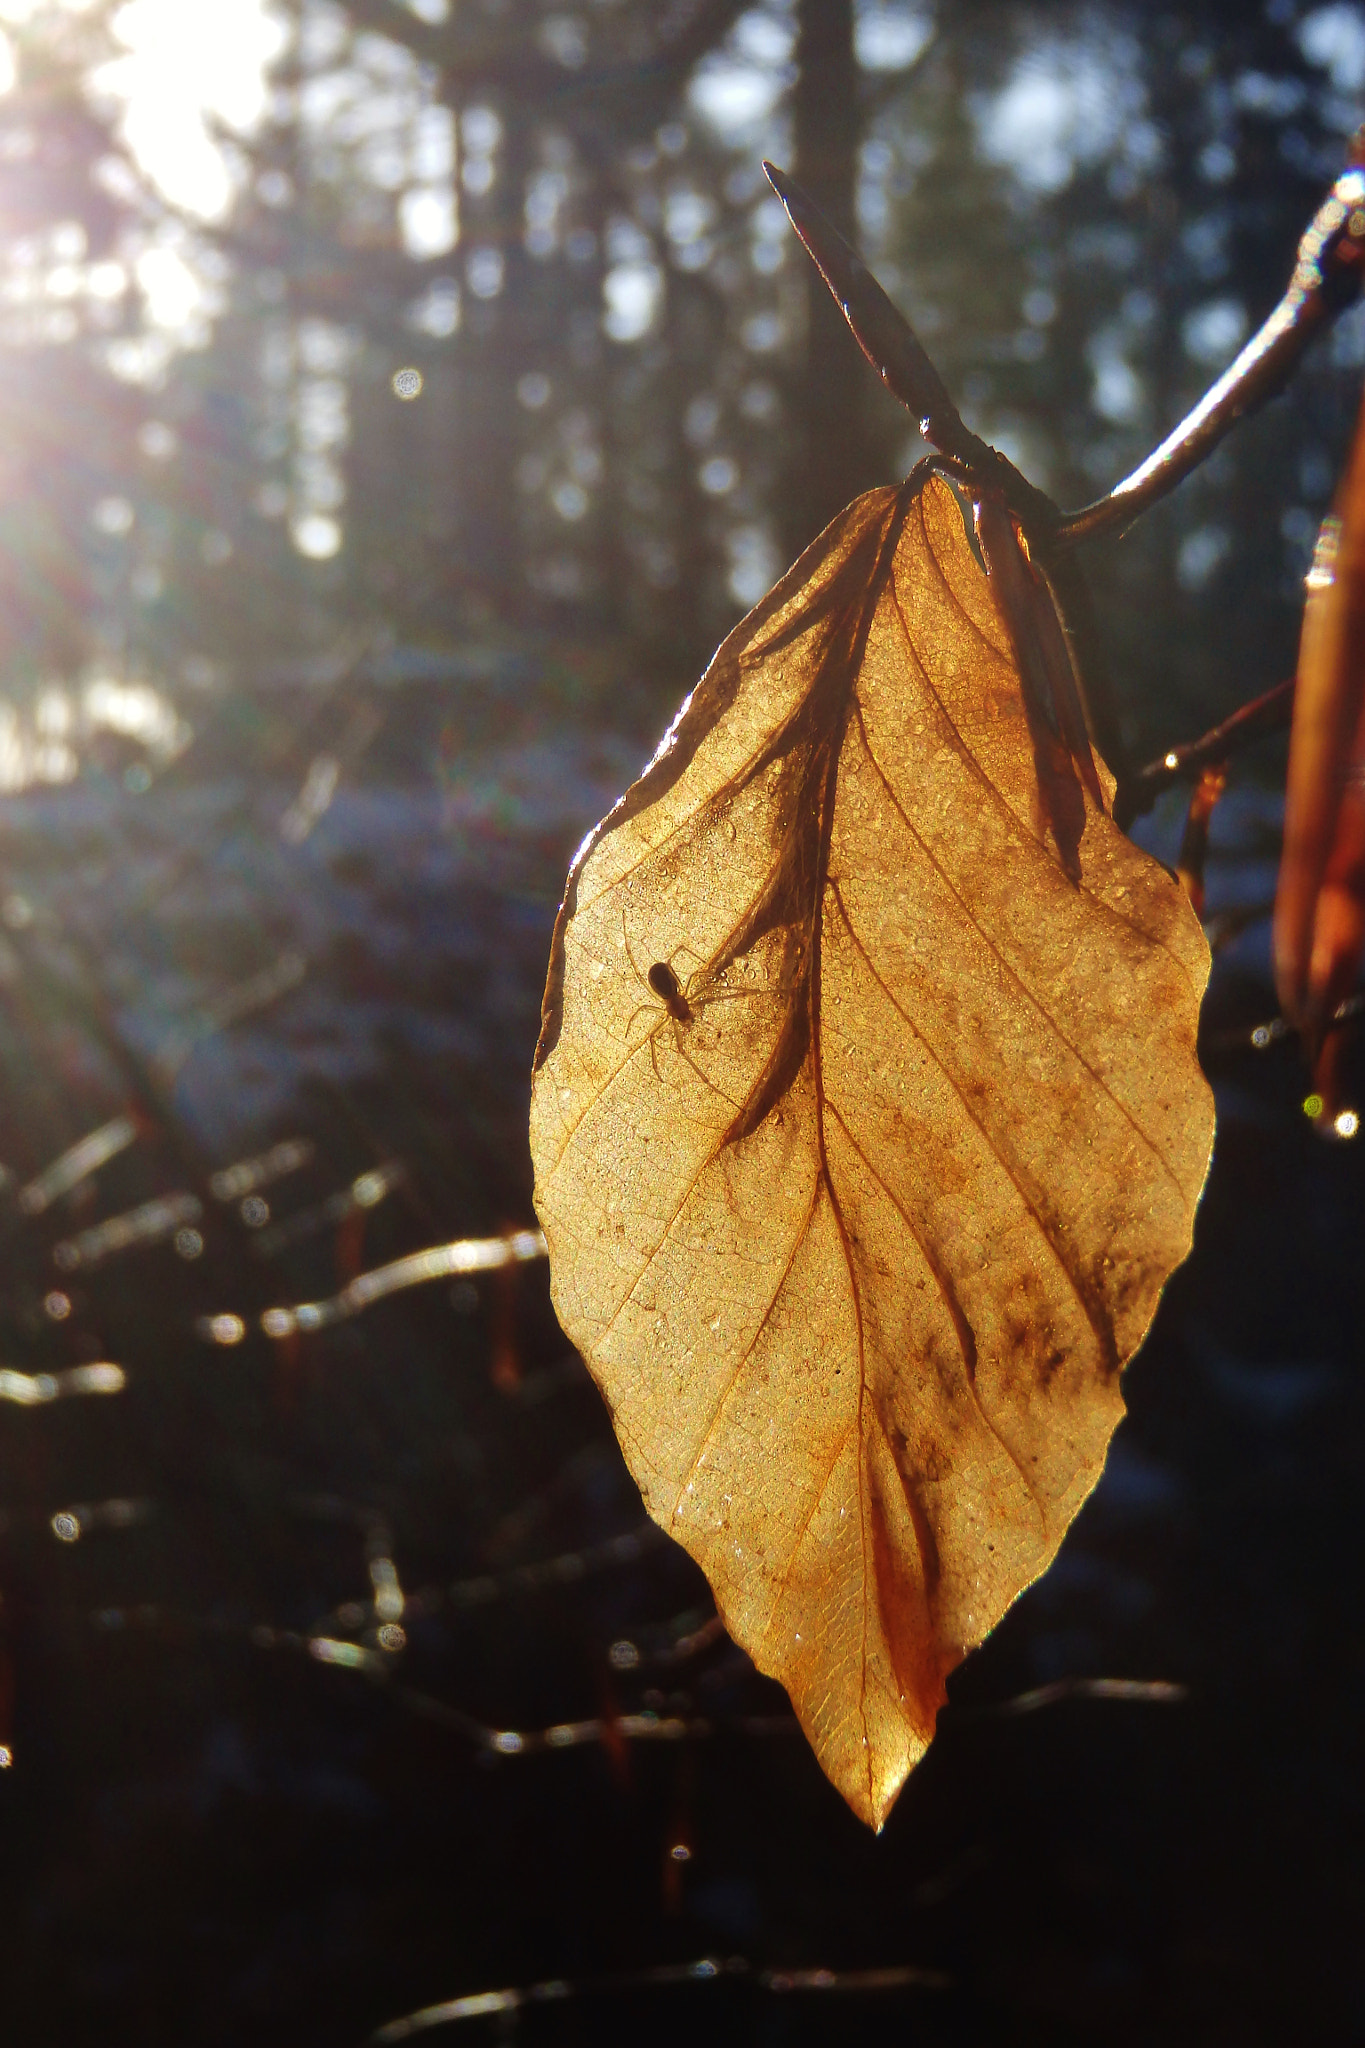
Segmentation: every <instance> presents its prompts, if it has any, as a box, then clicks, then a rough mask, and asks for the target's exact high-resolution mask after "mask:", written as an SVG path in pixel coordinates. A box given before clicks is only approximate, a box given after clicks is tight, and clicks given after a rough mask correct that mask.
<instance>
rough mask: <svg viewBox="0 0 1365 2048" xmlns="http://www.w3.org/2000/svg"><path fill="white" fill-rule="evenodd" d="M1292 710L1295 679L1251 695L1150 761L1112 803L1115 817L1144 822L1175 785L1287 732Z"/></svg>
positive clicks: (1125, 822) (1121, 821) (1125, 824)
mask: <svg viewBox="0 0 1365 2048" xmlns="http://www.w3.org/2000/svg"><path fill="white" fill-rule="evenodd" d="M1293 709H1294V678H1293V677H1292V676H1291V677H1290V678H1289V680H1288V681H1287V682H1283V683H1276V685H1275V687H1274V689H1273V690H1266V691H1265V692H1264V694H1263V695H1261V696H1259V697H1253V698H1252V700H1251V702H1250V703H1249V704H1243V705H1242V706H1241V708H1240V709H1239V710H1237V711H1234V712H1233V713H1232V715H1231V717H1229V718H1225V719H1224V720H1223V721H1222V723H1221V724H1219V725H1215V726H1213V727H1211V728H1210V730H1209V731H1208V732H1206V733H1203V734H1202V735H1201V736H1200V738H1198V739H1197V740H1186V741H1185V742H1184V744H1183V745H1182V746H1178V747H1171V748H1170V749H1169V751H1168V752H1166V753H1164V754H1162V755H1161V756H1160V757H1159V759H1157V760H1155V761H1149V762H1148V763H1147V765H1146V767H1145V768H1141V769H1139V770H1138V772H1137V774H1136V775H1135V776H1134V777H1133V778H1132V780H1131V782H1130V783H1129V784H1128V786H1127V788H1126V789H1123V790H1120V792H1119V797H1118V801H1117V802H1116V803H1115V805H1114V816H1115V818H1116V819H1117V820H1118V822H1119V824H1121V825H1124V826H1127V825H1130V824H1131V823H1132V821H1133V819H1134V818H1140V817H1141V816H1142V814H1143V813H1144V811H1149V810H1150V809H1151V808H1152V805H1153V804H1154V803H1155V802H1156V800H1157V798H1158V797H1159V796H1160V795H1161V794H1162V792H1163V791H1164V790H1167V789H1169V788H1170V786H1171V784H1172V783H1173V782H1184V781H1187V780H1189V779H1191V778H1192V777H1194V776H1197V775H1199V774H1200V773H1202V771H1203V770H1204V769H1205V768H1208V767H1211V766H1213V765H1214V764H1215V763H1216V762H1219V761H1226V760H1227V759H1228V757H1229V755H1231V754H1233V753H1235V752H1237V750H1238V749H1239V748H1241V747H1245V746H1249V745H1250V744H1251V743H1252V742H1253V741H1254V740H1259V739H1264V738H1265V736H1266V735H1267V734H1268V733H1272V732H1280V731H1281V730H1283V728H1284V727H1285V726H1287V725H1288V723H1289V720H1290V717H1291V715H1292V713H1293Z"/></svg>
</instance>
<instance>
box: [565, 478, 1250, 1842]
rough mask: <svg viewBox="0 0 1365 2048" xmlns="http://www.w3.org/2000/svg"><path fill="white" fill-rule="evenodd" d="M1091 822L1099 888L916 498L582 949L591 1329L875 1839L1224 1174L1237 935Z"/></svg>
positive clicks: (820, 545) (1109, 830) (590, 847)
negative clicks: (1226, 1065)
mask: <svg viewBox="0 0 1365 2048" xmlns="http://www.w3.org/2000/svg"><path fill="white" fill-rule="evenodd" d="M1044 594H1045V593H1044ZM1099 773H1100V776H1101V778H1102V779H1103V780H1104V782H1105V783H1106V786H1107V785H1108V783H1109V778H1108V775H1107V771H1106V770H1104V769H1103V768H1101V769H1100V771H1099ZM1076 801H1077V803H1078V805H1079V806H1080V827H1081V829H1080V834H1079V838H1078V839H1077V841H1076V842H1075V845H1074V846H1073V848H1072V852H1073V853H1074V855H1075V861H1074V863H1073V864H1074V865H1076V866H1078V868H1079V870H1080V872H1081V874H1082V875H1083V880H1084V887H1083V888H1078V887H1077V886H1076V885H1075V884H1074V883H1073V881H1072V880H1071V879H1070V877H1069V875H1068V872H1067V870H1066V867H1065V865H1064V863H1063V859H1062V849H1061V847H1060V846H1058V845H1057V844H1056V834H1055V832H1050V830H1049V826H1048V821H1047V818H1046V816H1045V815H1044V812H1043V809H1042V807H1041V806H1040V803H1039V788H1038V768H1037V765H1036V761H1035V746H1034V737H1033V734H1032V733H1031V731H1030V723H1029V716H1028V707H1027V705H1026V703H1025V700H1024V687H1023V681H1022V678H1021V675H1020V669H1019V663H1018V659H1017V657H1016V653H1015V650H1014V645H1013V635H1012V632H1011V630H1010V627H1009V624H1008V622H1007V620H1006V619H1005V617H1004V616H1003V613H1002V610H1001V607H1000V602H999V585H998V580H997V581H996V582H992V581H991V579H989V578H988V577H986V576H984V575H983V574H982V573H981V568H980V565H979V563H978V561H977V558H976V557H975V555H974V554H973V552H972V550H971V547H970V544H969V541H968V538H967V534H966V530H965V528H964V524H963V520H962V516H961V512H960V508H959V506H958V504H957V502H956V500H955V498H954V496H953V495H952V492H951V491H950V488H949V486H948V485H947V484H946V483H945V482H944V481H943V480H942V479H941V478H939V477H936V476H934V475H932V474H931V473H929V472H928V471H927V469H921V470H920V471H919V472H918V473H917V475H916V477H915V478H914V479H912V480H911V481H910V482H909V483H908V484H907V485H905V486H902V487H901V489H899V490H881V491H874V492H872V493H870V494H869V495H868V496H866V497H864V498H860V499H858V500H857V501H856V503H855V504H853V505H851V506H850V507H849V508H848V509H847V510H846V511H845V512H843V513H841V514H840V516H839V518H838V519H836V520H835V521H834V522H833V524H832V525H831V526H830V527H829V528H828V529H827V531H826V532H825V533H824V534H823V535H822V536H821V537H820V539H819V540H817V541H816V542H815V543H814V544H813V545H812V547H810V548H809V549H808V550H807V551H806V553H805V554H804V555H803V556H802V557H801V559H800V561H798V562H797V564H796V565H795V567H794V568H793V569H791V570H790V571H789V572H788V574H787V575H786V576H785V577H784V578H783V579H782V581H781V582H780V583H779V584H778V585H777V587H776V589H774V590H773V591H772V592H771V593H770V594H769V595H768V597H767V598H765V599H764V600H763V601H762V603H761V604H760V605H759V606H758V607H757V608H756V610H755V611H753V612H752V613H751V614H750V615H749V617H748V618H747V619H745V620H744V621H742V623H741V624H740V625H739V626H737V627H736V628H735V630H734V632H733V634H732V635H731V636H730V638H729V640H728V641H727V642H726V643H725V645H724V646H723V647H722V648H721V650H720V652H719V654H718V655H717V656H716V659H715V661H714V663H713V664H712V666H711V668H710V669H709V670H708V672H707V674H706V675H705V676H704V677H703V679H702V681H701V682H700V683H699V684H698V686H697V688H696V690H695V691H694V693H693V695H692V696H691V698H690V699H689V700H688V704H687V706H686V708H685V710H684V711H683V713H682V714H681V716H680V718H679V719H678V721H677V723H676V725H675V727H674V729H673V732H672V734H671V736H670V740H669V742H668V743H667V745H666V746H665V748H664V749H662V750H661V751H660V753H659V754H658V755H657V756H656V758H655V761H654V763H653V764H652V765H651V767H650V768H649V769H648V770H647V772H646V774H645V776H644V778H643V779H642V781H641V782H639V783H637V784H636V785H635V787H634V788H633V789H632V790H631V791H629V792H628V793H627V795H626V796H625V797H624V798H623V799H622V800H621V802H620V803H619V804H618V805H617V807H616V809H615V811H614V812H613V813H612V814H611V816H610V817H609V818H608V819H607V821H606V822H605V823H604V825H602V826H601V827H600V828H599V829H598V831H597V832H596V833H595V834H594V835H593V836H592V838H591V839H590V840H589V841H588V842H587V844H586V845H585V847H584V850H583V852H582V854H581V855H580V857H579V859H578V860H577V861H576V862H575V865H574V869H573V873H572V876H571V879H570V884H569V889H568V892H567V894H566V897H565V905H564V909H563V910H562V911H561V913H560V919H559V923H558V925H557V927H556V935H555V942H554V954H553V958H552V963H551V969H550V978H549V982H548V983H547V993H546V1014H547V1020H548V1022H549V1025H550V1026H551V1027H552V1028H551V1029H550V1032H549V1039H548V1044H549V1047H550V1049H549V1050H548V1052H547V1054H546V1056H545V1058H544V1060H543V1062H542V1064H541V1066H540V1068H539V1070H538V1072H537V1074H536V1076H535V1080H534V1084H533V1093H532V1109H531V1147H532V1153H533V1157H534V1160H535V1168H536V1198H535V1199H536V1208H537V1211H538V1213H539V1215H540V1218H541V1222H542V1224H543V1226H544V1229H545V1234H546V1238H547V1239H548V1241H549V1247H550V1271H551V1283H552V1288H553V1294H554V1302H555V1307H556V1309H557V1311H558V1314H559V1317H560V1320H561V1321H562V1323H563V1325H564V1328H565V1330H566V1332H567V1333H568V1335H569V1337H570V1338H571V1340H572V1341H573V1342H574V1343H575V1344H576V1345H577V1346H578V1347H579V1349H580V1350H581V1351H582V1353H583V1356H584V1357H585V1359H586V1360H587V1361H588V1364H589V1367H590V1369H591V1371H592V1373H593V1376H594V1378H595V1379H596V1381H597V1383H598V1385H599V1386H600V1387H601V1389H602V1391H603V1393H604V1394H605V1395H606V1398H607V1400H608V1403H609V1405H610V1408H611V1411H612V1416H613V1420H614V1422H615V1425H616V1429H617V1432H618V1435H619V1437H620V1441H621V1447H622V1450H623V1452H624V1455H625V1457H626V1460H627V1462H628V1464H629V1466H630V1469H631V1471H632V1473H633V1474H634V1476H635V1478H636V1480H637V1482H638V1483H639V1485H640V1488H641V1490H642V1492H643V1494H644V1497H645V1501H646V1504H647V1506H648V1508H649V1511H650V1513H651V1514H652V1515H653V1516H654V1518H655V1520H656V1521H657V1522H658V1523H659V1525H660V1527H661V1528H663V1529H665V1530H666V1531H667V1532H668V1533H669V1534H670V1535H672V1536H674V1537H675V1538H676V1539H677V1540H678V1541H679V1542H680V1543H682V1544H683V1545H684V1547H685V1548H686V1549H687V1550H688V1551H690V1552H691V1554H692V1556H693V1557H694V1558H696V1560H697V1561H698V1563H699V1564H700V1565H701V1566H702V1568H703V1569H704V1570H705V1572H706V1573H707V1576H708V1577H709V1579H710V1581H711V1584H712V1587H713V1589H714V1591H715V1595H716V1601H717V1606H718V1609H719V1612H720V1614H721V1616H722V1618H723V1620H724V1623H725V1626H726V1628H727V1629H728V1630H729V1632H730V1634H731V1635H732V1636H733V1637H734V1639H735V1640H736V1642H738V1643H740V1644H741V1645H742V1646H743V1647H744V1648H745V1649H746V1650H747V1651H748V1652H749V1654H750V1655H751V1656H752V1657H753V1659H754V1661H755V1663H756V1664H757V1666H758V1668H759V1669H760V1670H761V1671H763V1672H765V1673H766V1674H768V1675H769V1676H771V1677H773V1678H776V1679H778V1680H780V1681H781V1683H782V1684H784V1685H785V1686H786V1687H787V1690H788V1692H789V1693H790V1695H791V1698H792V1701H793V1704H794V1706H795V1708H796V1711H797V1714H798V1715H799V1717H800V1720H801V1724H802V1726H803V1728H804V1729H805V1731H806V1734H807V1736H808V1737H809V1739H810V1741H811V1743H812V1745H813V1747H814V1749H815V1752H816V1754H817V1756H818V1758H819V1760H820V1762H821V1764H822V1765H823V1767H824V1769H825V1771H826V1772H827V1773H828V1775H829V1776H830V1778H831V1779H832V1780H833V1782H834V1783H835V1784H836V1785H837V1786H838V1788H839V1790H840V1791H841V1792H842V1793H843V1795H844V1797H845V1798H846V1799H847V1800H848V1802H849V1804H850V1806H851V1807H852V1808H853V1810H854V1811H855V1812H856V1813H858V1814H859V1815H860V1816H861V1817H862V1818H863V1819H864V1820H865V1821H866V1822H867V1823H868V1825H869V1826H871V1827H874V1828H878V1829H879V1828H880V1827H881V1826H882V1824H883V1822H884V1821H885V1819H886V1816H887V1813H888V1811H889V1810H890V1807H891V1805H892V1803H893V1802H894V1800H895V1798H896V1795H897V1793H898V1792H899V1790H900V1788H901V1786H902V1784H903V1782H904V1780H905V1778H906V1776H907V1775H908V1773H909V1772H910V1771H911V1770H912V1769H913V1768H914V1766H915V1764H916V1763H917V1762H918V1761H919V1759H920V1758H921V1756H922V1755H923V1754H924V1751H925V1748H926V1746H927V1744H928V1742H929V1740H930V1737H931V1736H932V1733H933V1729H934V1723H935V1718H936V1715H937V1713H938V1710H939V1708H940V1706H941V1705H942V1702H943V1699H944V1680H945V1678H946V1675H947V1673H948V1672H950V1671H951V1670H952V1669H953V1667H954V1665H955V1664H957V1663H958V1662H959V1661H960V1659H961V1658H962V1657H963V1656H964V1655H965V1654H966V1652H967V1651H968V1650H969V1649H970V1648H971V1647H972V1646H973V1645H974V1644H976V1643H979V1642H980V1641H981V1640H982V1638H983V1637H984V1636H985V1635H986V1634H987V1633H988V1631H989V1630H990V1629H991V1628H993V1627H994V1626H995V1624H996V1622H997V1621H998V1620H999V1619H1000V1617H1001V1615H1002V1614H1003V1613H1004V1612H1005V1610H1006V1608H1007V1607H1008V1606H1009V1605H1010V1603H1011V1602H1012V1601H1013V1600H1014V1598H1015V1597H1016V1596H1017V1594H1018V1593H1019V1592H1020V1591H1021V1590H1022V1588H1023V1587H1024V1586H1025V1585H1027V1584H1028V1583H1029V1582H1030V1580H1032V1579H1034V1578H1036V1577H1037V1576H1038V1574H1039V1573H1040V1572H1042V1571H1044V1570H1045V1569H1046V1568H1047V1565H1048V1564H1049V1562H1050V1561H1051V1559H1052V1557H1053V1556H1054V1554H1055V1552H1056V1550H1057V1547H1058V1545H1059V1544H1060V1542H1061V1540H1062V1536H1063V1534H1064V1532H1065V1530H1066V1528H1067V1526H1068V1524H1069V1522H1070V1521H1071V1519H1072V1517H1073V1516H1074V1515H1075V1513H1076V1511H1077V1509H1078V1508H1079V1507H1080V1505H1081V1502H1082V1501H1083V1500H1084V1499H1085V1497H1086V1495H1087V1494H1088V1493H1089V1491H1090V1489H1091V1487H1092V1486H1093V1485H1094V1483H1095V1481H1096V1479H1097V1478H1098V1477H1099V1474H1100V1470H1101V1468H1102V1466H1103V1463H1104V1458H1105V1451H1106V1447H1107V1444H1108V1441H1109V1437H1110V1433H1111V1432H1112V1430H1113V1428H1114V1426H1115V1424H1116V1423H1117V1422H1118V1420H1119V1418H1120V1416H1121V1415H1122V1413H1123V1401H1122V1396H1121V1394H1120V1391H1119V1383H1118V1371H1119V1368H1120V1367H1121V1366H1122V1365H1123V1364H1124V1363H1125V1361H1126V1360H1127V1359H1128V1358H1129V1357H1130V1356H1131V1354H1132V1352H1133V1351H1134V1350H1135V1348H1136V1347H1137V1345H1138V1344H1139V1343H1140V1342H1141V1340H1142V1337H1143V1335H1144V1333H1145V1331H1146V1329H1147V1326H1148V1324H1149V1322H1150V1320H1151V1317H1152V1314H1153V1312H1154V1310H1155V1307H1156V1303H1157V1299H1158V1297H1159V1295H1160V1293H1161V1289H1162V1287H1163V1285H1164V1283H1165V1281H1166V1279H1167V1277H1168V1275H1169V1274H1170V1272H1171V1271H1172V1269H1173V1268H1174V1267H1175V1266H1176V1265H1177V1264H1178V1263H1179V1262H1180V1260H1181V1259H1182V1258H1183V1257H1184V1256H1185V1254H1186V1252H1187V1251H1188V1249H1189V1245H1190V1238H1191V1231H1192V1227H1193V1217H1194V1209H1195V1204H1196V1202H1197V1200H1198V1197H1199V1193H1200V1190H1201V1188H1202V1185H1203V1179H1204V1173H1205V1170H1206V1168H1207V1165H1208V1159H1209V1152H1210V1147H1211V1142H1212V1132H1213V1116H1212V1103H1211V1097H1210V1094H1209V1090H1208V1088H1207V1086H1206V1084H1205V1082H1204V1080H1203V1078H1202V1076H1201V1074H1200V1072H1199V1067H1198V1062H1197V1060H1196V1057H1195V1033H1196V1027H1197V1021H1198V1011H1199V999H1200V996H1201V994H1202V991H1203V987H1204V982H1205V980H1206V978H1207V974H1208V966H1209V953H1208V947H1207V945H1206V944H1205V942H1204V938H1203V935H1202V933H1201V932H1200V929H1199V924H1198V921H1197V919H1196V918H1195V916H1194V913H1193V912H1192V910H1191V909H1190V906H1189V904H1188V902H1187V901H1186V900H1185V897H1184V895H1183V894H1182V892H1181V890H1180V889H1179V887H1178V885H1177V884H1176V882H1175V881H1174V880H1173V879H1172V878H1171V877H1170V876H1169V875H1167V873H1166V872H1165V870H1164V869H1162V868H1161V867H1160V866H1158V864H1157V863H1156V862H1154V861H1152V860H1150V859H1149V858H1148V857H1147V855H1145V854H1144V853H1142V852H1141V851H1140V850H1139V849H1138V848H1137V847H1135V846H1134V845H1133V844H1132V843H1131V842H1130V841H1129V840H1128V839H1127V838H1126V837H1125V836H1124V834H1123V833H1122V832H1120V831H1119V830H1118V828H1117V827H1116V826H1115V825H1114V824H1113V822H1112V819H1111V818H1110V817H1109V816H1108V815H1107V814H1106V811H1105V810H1104V809H1103V808H1101V807H1100V806H1099V805H1097V804H1096V803H1095V802H1094V800H1093V798H1092V797H1091V795H1090V794H1089V792H1088V791H1085V790H1083V789H1080V788H1079V787H1078V789H1077V792H1076Z"/></svg>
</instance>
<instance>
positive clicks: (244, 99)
mask: <svg viewBox="0 0 1365 2048" xmlns="http://www.w3.org/2000/svg"><path fill="white" fill-rule="evenodd" d="M113 27H114V33H115V35H116V36H117V38H118V40H119V42H120V43H121V44H122V45H123V47H124V49H125V50H126V52H127V55H126V56H123V57H118V58H115V59H114V60H113V62H112V63H110V64H107V65H106V66H104V68H103V69H102V71H101V72H100V74H99V79H98V83H99V85H100V87H101V88H102V89H103V90H104V91H106V92H109V93H111V94H112V95H113V97H114V98H115V99H117V100H120V101H122V103H123V108H124V112H123V120H122V127H123V133H124V137H125V139H126V141H127V144H128V147H129V149H130V150H131V151H132V153H133V155H134V156H135V157H136V158H137V161H138V162H139V164H140V165H141V166H142V168H143V170H144V171H145V172H146V174H147V176H148V177H149V178H150V179H151V180H152V182H153V184H155V185H156V187H157V189H158V190H159V191H160V193H161V194H162V196H163V198H165V199H166V200H168V201H169V202H170V204H171V205H173V206H176V207H180V208H182V209H183V210H184V211H185V212H186V213H191V214H197V215H198V216H199V218H200V219H202V220H220V219H221V218H222V217H223V215H224V214H225V213H226V212H227V210H228V208H229V207H230V205H231V203H232V198H233V178H232V168H231V164H230V161H229V159H228V158H227V156H226V155H225V153H224V151H223V149H222V148H221V146H220V145H219V143H218V142H217V140H216V139H215V137H214V135H213V132H212V129H213V126H214V125H215V124H217V123H221V124H222V125H223V126H224V127H226V128H229V129H232V130H235V131H236V133H237V134H239V135H245V134H248V133H250V131H251V130H252V129H253V128H255V127H256V126H257V125H258V123H259V122H260V120H261V118H262V116H263V115H264V113H265V109H266V104H267V83H266V73H267V70H268V68H269V66H270V65H271V64H272V63H273V62H274V61H275V59H276V58H277V57H279V55H280V54H281V52H282V51H283V49H284V47H285V44H286V42H287V40H288V31H287V29H286V27H285V24H284V23H283V21H282V20H281V19H280V17H279V16H278V15H277V14H276V13H275V12H274V10H273V8H271V7H270V6H269V4H268V0H193V5H189V4H187V0H127V4H126V5H125V6H123V7H121V8H120V9H119V10H118V12H117V14H116V15H115V16H114V21H113Z"/></svg>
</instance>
